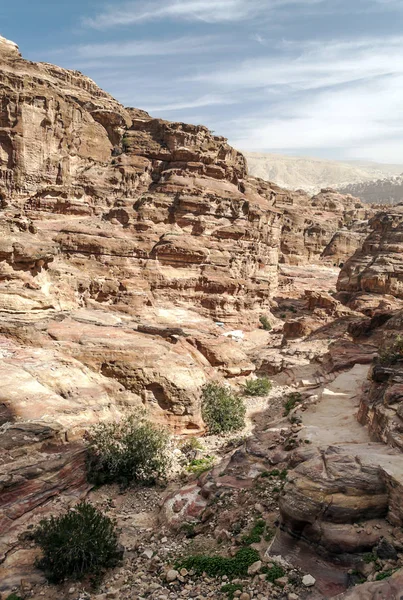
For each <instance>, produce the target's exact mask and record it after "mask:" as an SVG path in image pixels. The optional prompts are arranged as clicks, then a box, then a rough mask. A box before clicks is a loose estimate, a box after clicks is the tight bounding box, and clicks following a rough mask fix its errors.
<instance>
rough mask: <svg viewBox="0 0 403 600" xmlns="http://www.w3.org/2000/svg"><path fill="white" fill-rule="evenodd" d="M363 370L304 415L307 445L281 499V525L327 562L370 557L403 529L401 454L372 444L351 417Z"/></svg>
mask: <svg viewBox="0 0 403 600" xmlns="http://www.w3.org/2000/svg"><path fill="white" fill-rule="evenodd" d="M367 370H368V367H363V366H360V365H356V367H354V368H353V369H352V370H350V371H349V372H346V373H344V374H341V375H339V377H338V378H336V380H335V381H334V382H333V383H332V384H331V385H330V386H329V388H328V389H325V390H324V392H323V394H322V398H321V400H320V401H319V403H318V405H317V406H313V407H311V408H310V409H309V410H307V411H306V413H304V416H303V424H304V427H303V429H302V431H301V433H300V436H301V438H302V439H306V440H308V441H309V442H310V446H308V447H307V448H305V449H298V450H296V451H295V455H294V457H293V459H292V463H293V465H294V466H295V468H294V470H293V471H292V472H291V473H290V474H289V478H288V482H287V484H286V486H285V488H284V494H283V495H282V497H281V499H280V511H281V515H282V519H283V524H284V527H285V528H286V529H287V530H288V531H289V532H290V533H291V534H292V535H293V536H294V537H297V538H299V539H302V540H304V541H307V542H308V543H309V544H313V545H315V547H316V548H317V549H319V550H320V551H322V552H323V553H324V554H326V555H328V556H335V555H348V554H355V553H357V552H365V551H370V550H372V548H373V547H374V546H375V545H376V544H377V543H378V542H379V541H380V540H381V539H382V538H383V537H387V536H388V535H389V530H390V524H392V525H394V526H396V527H401V526H402V523H403V512H402V510H401V508H400V503H399V501H398V496H399V494H400V493H401V490H402V486H403V469H402V463H401V453H400V452H399V451H397V450H394V449H391V448H389V447H388V446H385V445H383V444H378V443H371V442H370V441H369V440H370V437H369V433H368V431H367V430H366V429H365V428H363V427H361V426H360V425H359V423H358V422H357V420H356V417H355V409H356V408H357V407H358V405H359V395H360V386H361V384H362V377H363V374H365V372H366V371H367ZM386 519H387V521H388V522H387V521H386ZM357 523H359V524H360V525H359V526H357Z"/></svg>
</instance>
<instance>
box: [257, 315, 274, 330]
mask: <svg viewBox="0 0 403 600" xmlns="http://www.w3.org/2000/svg"><path fill="white" fill-rule="evenodd" d="M259 321H260V324H261V326H262V327H263V329H264V330H265V331H271V330H272V329H273V327H272V324H271V323H270V321H269V319H268V318H267V317H266V316H265V315H262V316H261V317H260V318H259Z"/></svg>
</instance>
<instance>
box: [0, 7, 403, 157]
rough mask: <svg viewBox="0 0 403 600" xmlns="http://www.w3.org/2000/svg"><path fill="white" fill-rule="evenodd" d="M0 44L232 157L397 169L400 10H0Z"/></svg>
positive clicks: (402, 144) (402, 52)
mask: <svg viewBox="0 0 403 600" xmlns="http://www.w3.org/2000/svg"><path fill="white" fill-rule="evenodd" d="M0 35H3V36H4V37H6V38H8V39H11V40H13V41H14V42H16V43H17V44H18V45H19V47H20V50H21V52H22V54H23V56H24V57H25V58H27V59H30V60H34V61H46V62H53V63H56V64H58V65H61V66H63V67H66V68H69V69H78V70H79V71H82V72H83V73H85V74H86V75H88V76H89V77H91V78H92V79H94V80H95V81H96V82H97V83H98V85H100V86H101V87H102V88H103V89H105V90H106V91H108V92H110V93H111V94H112V95H113V96H115V97H116V98H117V99H118V100H120V101H121V102H122V103H123V104H124V105H126V106H135V107H138V108H142V109H144V110H147V111H148V112H150V114H151V115H152V116H155V117H159V118H164V119H168V120H171V121H183V122H189V123H194V124H204V125H207V127H209V128H210V129H212V130H213V131H214V132H215V133H216V134H217V135H224V136H225V137H227V138H228V139H229V141H230V143H231V144H232V145H234V146H235V147H237V148H238V149H240V150H251V151H257V152H276V153H279V154H289V155H304V156H317V157H321V158H328V159H335V160H371V161H376V162H385V163H387V162H389V163H403V0H113V2H103V1H102V0H68V1H62V2H57V1H55V0H41V1H39V0H19V2H13V3H10V2H7V3H6V2H4V0H3V1H1V2H0Z"/></svg>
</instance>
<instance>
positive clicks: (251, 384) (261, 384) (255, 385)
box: [244, 377, 271, 396]
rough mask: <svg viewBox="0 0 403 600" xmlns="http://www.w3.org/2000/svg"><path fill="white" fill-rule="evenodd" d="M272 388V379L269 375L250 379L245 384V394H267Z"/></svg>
mask: <svg viewBox="0 0 403 600" xmlns="http://www.w3.org/2000/svg"><path fill="white" fill-rule="evenodd" d="M270 390H271V381H270V380H269V379H267V377H259V378H258V379H249V380H248V381H247V382H246V384H245V385H244V394H245V396H267V394H268V393H269V392H270Z"/></svg>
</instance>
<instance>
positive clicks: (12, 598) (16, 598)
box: [6, 592, 22, 600]
mask: <svg viewBox="0 0 403 600" xmlns="http://www.w3.org/2000/svg"><path fill="white" fill-rule="evenodd" d="M6 600H22V598H21V596H17V594H14V592H13V593H12V594H10V595H9V596H7V598H6Z"/></svg>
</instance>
